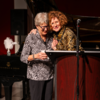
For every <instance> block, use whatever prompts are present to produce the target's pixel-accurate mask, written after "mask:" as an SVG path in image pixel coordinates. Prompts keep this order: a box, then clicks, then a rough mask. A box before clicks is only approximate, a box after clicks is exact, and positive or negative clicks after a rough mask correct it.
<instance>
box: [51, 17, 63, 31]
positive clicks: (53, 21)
mask: <svg viewBox="0 0 100 100" xmlns="http://www.w3.org/2000/svg"><path fill="white" fill-rule="evenodd" d="M50 24H51V27H52V30H53V31H55V32H58V31H59V30H60V29H61V25H60V21H59V20H58V19H57V17H54V18H52V19H51V23H50Z"/></svg>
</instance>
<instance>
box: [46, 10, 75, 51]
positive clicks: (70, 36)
mask: <svg viewBox="0 0 100 100" xmlns="http://www.w3.org/2000/svg"><path fill="white" fill-rule="evenodd" d="M48 17H49V26H50V31H51V34H53V37H54V40H53V44H52V45H53V47H54V50H69V51H72V50H76V48H75V45H76V35H75V34H74V32H73V31H72V30H71V29H70V28H68V27H67V23H68V20H67V17H66V16H65V15H64V14H63V13H62V12H60V11H50V12H49V13H48Z"/></svg>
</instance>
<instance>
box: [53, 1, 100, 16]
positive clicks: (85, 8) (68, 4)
mask: <svg viewBox="0 0 100 100" xmlns="http://www.w3.org/2000/svg"><path fill="white" fill-rule="evenodd" d="M54 1H55V4H56V6H57V7H58V9H59V10H60V11H62V12H64V13H67V14H72V15H81V16H96V17H97V16H98V17H100V0H54Z"/></svg>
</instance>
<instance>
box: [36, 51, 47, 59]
mask: <svg viewBox="0 0 100 100" xmlns="http://www.w3.org/2000/svg"><path fill="white" fill-rule="evenodd" d="M34 58H37V59H41V60H44V59H47V55H46V53H44V52H39V53H37V54H34Z"/></svg>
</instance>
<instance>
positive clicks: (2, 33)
mask: <svg viewBox="0 0 100 100" xmlns="http://www.w3.org/2000/svg"><path fill="white" fill-rule="evenodd" d="M11 9H14V0H6V1H5V0H2V1H0V55H2V54H6V52H7V50H6V49H5V47H4V39H6V37H10V38H11V39H12V40H13V41H14V36H13V35H11V26H10V10H11ZM14 51H15V50H14V48H13V49H12V50H11V53H14Z"/></svg>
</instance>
